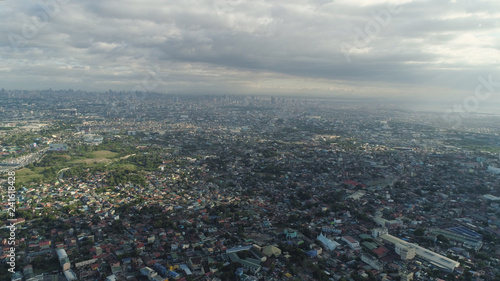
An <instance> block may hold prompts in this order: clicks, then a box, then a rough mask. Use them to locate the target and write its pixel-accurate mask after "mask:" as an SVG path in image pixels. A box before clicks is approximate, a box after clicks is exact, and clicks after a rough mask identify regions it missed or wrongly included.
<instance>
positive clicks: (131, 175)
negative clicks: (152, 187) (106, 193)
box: [107, 169, 146, 186]
mask: <svg viewBox="0 0 500 281" xmlns="http://www.w3.org/2000/svg"><path fill="white" fill-rule="evenodd" d="M107 182H108V185H111V186H115V185H120V184H127V183H129V182H130V183H132V184H135V185H139V186H145V185H146V180H145V179H144V176H143V175H141V174H139V173H137V172H135V171H131V170H129V169H123V170H119V169H116V170H113V171H111V172H110V173H109V175H108V179H107Z"/></svg>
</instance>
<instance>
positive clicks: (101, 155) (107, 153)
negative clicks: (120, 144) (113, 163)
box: [92, 150, 118, 159]
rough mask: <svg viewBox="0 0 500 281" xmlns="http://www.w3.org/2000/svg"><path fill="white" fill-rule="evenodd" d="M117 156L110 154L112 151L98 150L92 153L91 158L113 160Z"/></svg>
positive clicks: (114, 153)
mask: <svg viewBox="0 0 500 281" xmlns="http://www.w3.org/2000/svg"><path fill="white" fill-rule="evenodd" d="M117 155H118V153H116V152H112V151H109V150H98V151H94V152H92V156H93V157H94V158H106V159H111V158H115V157H116V156H117Z"/></svg>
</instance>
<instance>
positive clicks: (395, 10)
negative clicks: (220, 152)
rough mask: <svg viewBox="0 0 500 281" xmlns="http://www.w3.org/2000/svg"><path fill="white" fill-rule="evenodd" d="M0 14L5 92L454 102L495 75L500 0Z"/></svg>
mask: <svg viewBox="0 0 500 281" xmlns="http://www.w3.org/2000/svg"><path fill="white" fill-rule="evenodd" d="M0 18H1V24H0V34H1V36H0V43H1V44H0V83H1V85H0V87H3V88H6V89H40V88H42V89H46V88H53V89H67V88H73V89H84V90H108V89H113V90H126V91H127V90H134V89H135V90H137V89H139V90H140V89H144V90H148V91H156V92H170V93H214V94H216V93H243V94H263V93H272V94H280V93H283V94H303V95H316V96H317V95H328V96H342V97H346V96H353V97H355V96H380V97H385V96H390V97H404V98H416V97H418V98H424V99H441V98H444V97H451V98H453V99H458V100H459V101H460V100H463V99H464V98H465V97H467V95H471V94H474V89H475V88H476V86H477V85H478V84H479V83H480V82H479V81H478V77H479V76H483V77H484V78H485V79H487V78H488V75H492V80H493V81H500V72H499V65H500V1H498V0H492V1H481V0H454V1H446V0H435V1H418V0H417V1H412V0H401V1H399V0H398V1H389V2H388V1H381V0H359V1H357V0H332V1H329V0H287V1H276V0H272V1H271V0H252V1H248V0H245V1H243V0H227V1H226V0H175V1H168V0H120V1H116V0H106V1H103V0H85V1H76V0H51V1H45V0H44V1H33V0H30V1H25V0H3V1H0ZM497 84H500V83H497ZM496 88H498V89H497V90H496V96H492V97H491V98H497V97H498V96H500V85H498V86H496Z"/></svg>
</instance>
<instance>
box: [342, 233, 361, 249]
mask: <svg viewBox="0 0 500 281" xmlns="http://www.w3.org/2000/svg"><path fill="white" fill-rule="evenodd" d="M342 241H345V242H346V243H347V245H348V246H349V248H351V249H353V250H360V249H361V247H360V246H359V241H357V240H356V239H354V238H352V237H351V236H349V235H347V236H342Z"/></svg>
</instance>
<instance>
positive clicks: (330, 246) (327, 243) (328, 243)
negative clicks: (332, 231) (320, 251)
mask: <svg viewBox="0 0 500 281" xmlns="http://www.w3.org/2000/svg"><path fill="white" fill-rule="evenodd" d="M316 239H318V241H319V242H321V244H322V245H323V247H324V248H325V249H326V250H328V251H333V250H335V249H336V248H337V247H338V246H340V244H339V243H337V242H335V241H332V240H330V239H328V238H327V237H326V236H324V235H323V233H321V234H320V235H318V237H316Z"/></svg>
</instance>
